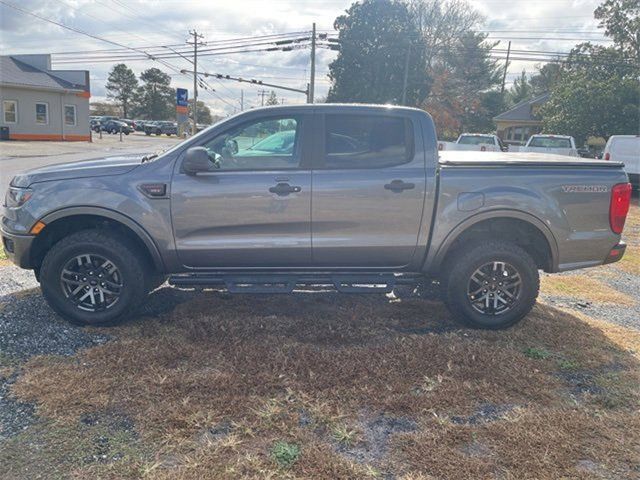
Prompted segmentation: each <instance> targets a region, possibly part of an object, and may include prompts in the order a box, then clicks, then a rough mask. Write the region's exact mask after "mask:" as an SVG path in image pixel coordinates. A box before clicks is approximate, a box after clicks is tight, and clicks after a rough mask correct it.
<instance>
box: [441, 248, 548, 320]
mask: <svg viewBox="0 0 640 480" xmlns="http://www.w3.org/2000/svg"><path fill="white" fill-rule="evenodd" d="M490 262H506V263H508V264H509V265H510V266H513V267H514V268H515V269H516V270H517V272H518V273H519V275H520V278H521V281H522V284H521V290H520V296H519V298H518V300H517V301H516V302H514V303H513V304H512V306H511V308H510V309H509V310H508V311H505V312H504V313H501V314H499V315H490V314H486V313H480V312H478V311H476V310H475V309H474V307H473V306H472V302H471V300H470V299H469V297H468V292H469V290H468V289H469V281H470V279H471V276H472V275H474V272H476V270H477V269H478V268H480V267H481V266H482V265H485V264H487V263H490ZM444 271H445V272H448V273H447V274H446V275H445V276H444V279H443V292H442V293H443V296H444V300H445V303H446V305H447V307H448V308H449V310H450V312H451V313H452V314H453V316H454V318H455V319H456V320H457V321H458V322H459V323H462V324H463V325H465V326H468V327H471V328H481V329H488V330H499V329H503V328H508V327H511V326H512V325H515V324H516V323H518V322H519V321H520V320H522V319H523V318H524V317H525V316H526V315H527V314H528V313H529V312H530V311H531V309H532V308H533V306H534V304H535V303H536V299H537V297H538V292H539V290H540V275H539V273H538V267H537V266H536V264H535V262H534V261H533V258H531V256H530V255H529V254H528V253H527V252H526V251H525V250H524V249H522V248H520V247H519V246H517V245H514V244H513V243H509V242H501V241H485V242H482V243H478V244H476V245H475V246H471V248H470V249H469V250H467V251H466V252H462V253H460V254H459V256H457V257H454V258H453V259H451V260H450V261H448V262H447V263H446V264H445V266H444Z"/></svg>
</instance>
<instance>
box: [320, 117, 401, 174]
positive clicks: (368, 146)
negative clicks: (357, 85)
mask: <svg viewBox="0 0 640 480" xmlns="http://www.w3.org/2000/svg"><path fill="white" fill-rule="evenodd" d="M411 125H412V124H411V121H410V120H409V119H407V118H402V117H393V116H383V115H326V116H325V158H324V166H325V168H330V169H337V168H381V167H391V166H394V165H400V164H402V163H406V162H409V161H411V159H412V158H413V142H414V141H413V130H412V128H411Z"/></svg>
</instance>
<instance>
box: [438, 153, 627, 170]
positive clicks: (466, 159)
mask: <svg viewBox="0 0 640 480" xmlns="http://www.w3.org/2000/svg"><path fill="white" fill-rule="evenodd" d="M438 153H439V162H440V164H441V165H472V166H478V165H482V166H485V165H486V166H493V165H510V166H523V167H524V166H544V167H554V166H555V167H567V166H569V167H571V166H585V167H610V168H620V167H622V166H623V164H622V163H621V162H612V161H607V160H593V159H587V158H574V157H568V156H566V155H551V154H547V153H533V152H480V153H479V152H460V151H446V150H445V151H441V152H438Z"/></svg>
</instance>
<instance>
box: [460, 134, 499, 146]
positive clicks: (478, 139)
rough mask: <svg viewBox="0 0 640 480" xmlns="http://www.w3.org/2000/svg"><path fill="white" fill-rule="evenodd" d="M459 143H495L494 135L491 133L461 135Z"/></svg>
mask: <svg viewBox="0 0 640 480" xmlns="http://www.w3.org/2000/svg"><path fill="white" fill-rule="evenodd" d="M458 143H459V144H461V145H480V144H483V143H488V144H490V145H493V137H491V136H489V135H461V136H460V138H459V139H458Z"/></svg>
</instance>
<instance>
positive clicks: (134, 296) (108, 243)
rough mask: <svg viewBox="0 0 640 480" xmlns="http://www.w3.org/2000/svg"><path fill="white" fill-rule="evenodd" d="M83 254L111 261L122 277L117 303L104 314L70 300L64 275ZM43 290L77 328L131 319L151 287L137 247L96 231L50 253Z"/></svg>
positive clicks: (75, 235) (76, 236) (77, 235)
mask: <svg viewBox="0 0 640 480" xmlns="http://www.w3.org/2000/svg"><path fill="white" fill-rule="evenodd" d="M83 254H91V255H99V256H103V257H105V258H107V259H109V260H110V261H111V262H113V264H114V265H115V266H116V267H117V269H118V270H119V273H120V274H121V275H122V285H123V286H122V293H121V294H120V296H119V298H118V301H117V303H115V304H114V305H113V306H112V307H111V308H108V309H105V310H102V311H84V310H81V309H79V308H78V307H76V305H74V304H73V302H72V301H71V300H70V299H69V298H67V296H66V295H65V293H64V291H63V286H62V284H61V279H60V278H61V273H62V270H63V269H64V268H65V265H66V264H67V262H69V261H70V260H71V259H73V258H74V257H77V256H78V255H83ZM40 286H41V289H42V293H43V295H44V297H45V299H46V300H47V303H49V305H50V306H51V308H53V310H55V311H56V312H57V313H58V314H59V315H60V316H62V317H63V318H64V319H66V320H68V321H69V322H71V323H74V324H77V325H113V324H116V323H119V322H121V321H123V320H125V319H126V318H128V317H130V316H131V315H132V314H134V313H135V312H136V310H137V309H138V307H139V306H140V305H141V304H142V303H143V302H144V300H145V298H146V296H147V293H148V290H147V288H148V286H149V275H148V268H147V266H146V263H145V262H144V260H143V257H142V254H141V252H139V251H138V249H137V247H136V246H135V244H133V243H132V242H131V241H129V240H128V239H127V238H126V237H124V236H122V235H118V234H115V233H111V232H107V231H105V230H99V229H92V230H82V231H80V232H76V233H73V234H71V235H69V236H68V237H65V238H63V239H62V240H60V241H58V242H57V243H56V244H55V245H54V246H53V247H52V248H51V249H50V250H49V252H47V254H46V256H45V258H44V261H43V262H42V266H41V269H40Z"/></svg>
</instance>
